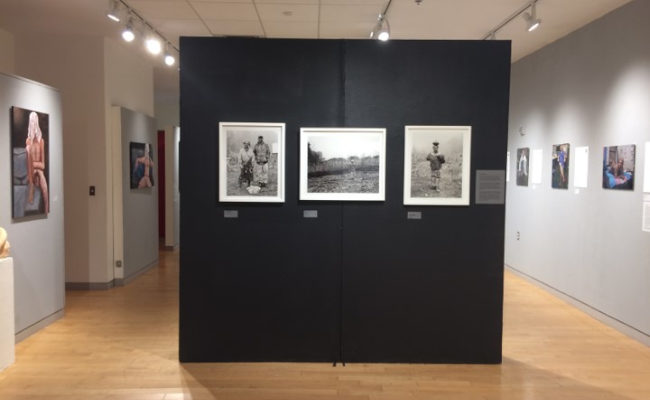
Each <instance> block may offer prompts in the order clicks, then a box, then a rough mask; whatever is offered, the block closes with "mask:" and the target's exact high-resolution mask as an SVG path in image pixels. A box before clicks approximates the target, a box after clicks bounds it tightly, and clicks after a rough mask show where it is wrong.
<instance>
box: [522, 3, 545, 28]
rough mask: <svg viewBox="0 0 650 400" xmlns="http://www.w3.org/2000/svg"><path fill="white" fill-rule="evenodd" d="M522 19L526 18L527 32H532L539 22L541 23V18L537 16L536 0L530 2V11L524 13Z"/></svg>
mask: <svg viewBox="0 0 650 400" xmlns="http://www.w3.org/2000/svg"><path fill="white" fill-rule="evenodd" d="M524 19H525V20H526V25H527V27H528V32H532V31H534V30H535V29H537V28H539V24H541V23H542V20H541V19H539V18H537V7H536V2H532V3H531V4H530V13H527V12H526V13H524Z"/></svg>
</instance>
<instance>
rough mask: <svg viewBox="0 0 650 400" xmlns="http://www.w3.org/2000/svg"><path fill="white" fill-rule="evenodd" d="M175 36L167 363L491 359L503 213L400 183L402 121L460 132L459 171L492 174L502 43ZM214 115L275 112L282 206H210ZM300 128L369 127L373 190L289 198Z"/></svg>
mask: <svg viewBox="0 0 650 400" xmlns="http://www.w3.org/2000/svg"><path fill="white" fill-rule="evenodd" d="M181 46H182V48H183V53H182V55H181V65H182V69H181V124H182V127H183V140H182V146H181V169H180V183H181V193H182V195H183V209H182V210H181V241H182V243H183V246H182V248H181V276H180V359H181V361H330V362H331V361H335V360H339V361H340V360H344V361H351V362H352V361H356V362H363V361H369V362H377V361H384V362H482V363H498V362H500V361H501V327H502V294H503V292H502V289H503V287H502V278H503V228H504V212H505V208H504V206H503V205H490V206H485V205H476V204H474V182H472V186H471V195H470V198H471V199H472V200H471V205H470V206H469V207H405V206H403V204H402V200H403V188H402V184H403V159H404V125H408V124H411V125H471V126H472V148H473V149H475V150H474V151H473V153H472V159H471V176H472V181H473V179H474V176H475V172H476V170H477V169H496V170H499V169H501V170H505V159H504V158H503V154H504V153H505V149H506V139H507V114H508V92H509V86H508V85H509V72H510V43H509V42H501V41H489V42H488V41H481V42H471V41H455V42H451V41H449V42H448V41H391V42H390V43H379V42H376V41H345V40H256V39H214V38H183V39H182V44H181ZM220 121H237V122H284V123H286V180H285V184H286V196H285V202H284V203H281V204H250V203H248V204H244V203H219V202H218V193H217V188H218V178H217V177H218V159H217V154H218V144H217V143H218V140H217V137H218V123H219V122H220ZM300 127H381V128H386V129H387V146H386V148H387V154H386V163H387V164H386V168H387V172H386V187H387V191H386V200H385V201H383V202H363V203H343V202H322V201H321V202H307V201H299V200H298V149H299V130H300ZM233 211H236V212H237V213H238V214H237V216H238V217H237V218H224V217H225V216H226V215H232V212H233ZM304 211H317V218H303V212H304ZM408 211H420V212H421V213H422V214H421V216H422V219H421V220H407V212H408ZM470 250H471V251H470Z"/></svg>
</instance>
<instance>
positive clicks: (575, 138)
mask: <svg viewBox="0 0 650 400" xmlns="http://www.w3.org/2000/svg"><path fill="white" fill-rule="evenodd" d="M648 17H650V1H635V2H632V3H630V4H628V5H626V6H624V7H622V8H620V9H618V10H615V11H613V12H612V13H610V14H608V15H606V16H604V17H603V18H601V19H599V20H597V21H595V22H593V23H591V24H589V25H587V26H585V27H584V28H582V29H580V30H579V31H576V32H574V33H572V34H570V35H569V36H567V37H565V38H563V39H561V40H559V41H557V42H555V43H553V44H551V45H549V46H547V47H545V48H543V49H542V50H540V51H538V52H536V53H534V54H532V55H530V56H528V57H526V58H524V59H522V60H521V61H519V62H517V63H516V64H514V65H513V67H512V84H511V97H510V99H511V101H510V124H509V131H510V132H509V140H508V142H509V143H508V150H509V151H510V155H511V163H510V170H509V171H508V172H509V174H510V182H509V183H508V187H507V207H506V248H505V250H506V253H505V262H506V264H507V265H509V266H511V267H512V268H513V269H516V270H519V271H521V272H523V273H525V274H527V275H529V276H531V277H533V278H535V279H537V280H539V281H541V282H542V283H544V284H546V285H548V286H550V287H551V288H553V289H556V290H558V291H560V292H562V293H564V294H566V295H568V296H570V297H572V298H574V299H576V300H578V301H579V302H582V303H585V304H586V305H587V306H588V307H590V308H593V309H595V310H597V311H598V312H600V313H603V314H605V315H606V316H609V317H612V318H613V320H618V321H619V322H622V323H623V324H624V325H626V327H625V326H621V329H622V330H624V331H626V332H628V333H630V334H632V335H634V336H636V337H637V338H639V339H640V340H642V341H644V342H646V343H650V341H648V340H647V339H650V311H649V310H650V233H645V232H642V231H641V215H642V199H643V193H642V191H643V187H642V186H643V185H642V183H643V167H644V165H645V162H646V160H645V155H644V154H643V149H644V143H645V142H647V141H650V46H649V45H648V38H650V24H648ZM541 29H543V28H541ZM522 126H523V127H524V128H525V130H526V134H525V135H524V136H521V135H520V134H519V132H518V129H519V127H522ZM566 142H568V143H570V144H571V164H570V176H569V178H570V182H569V189H568V190H561V189H552V188H551V146H552V145H553V144H559V143H566ZM624 144H636V145H637V157H636V178H635V189H634V191H633V192H626V191H614V190H605V189H602V154H603V147H604V146H610V145H624ZM576 146H589V153H590V154H589V181H588V185H589V187H588V188H587V189H580V191H579V193H576V190H575V188H574V186H573V183H574V178H575V177H574V171H575V168H574V167H575V166H574V159H575V157H574V154H575V148H576ZM518 147H530V148H531V151H532V149H535V148H541V149H543V151H544V162H543V170H542V184H541V185H537V187H533V186H532V185H531V186H529V187H522V186H517V185H516V182H515V180H516V177H515V167H516V162H515V161H516V149H517V148H518ZM517 232H520V234H521V239H520V240H516V234H517ZM605 319H607V318H606V317H605Z"/></svg>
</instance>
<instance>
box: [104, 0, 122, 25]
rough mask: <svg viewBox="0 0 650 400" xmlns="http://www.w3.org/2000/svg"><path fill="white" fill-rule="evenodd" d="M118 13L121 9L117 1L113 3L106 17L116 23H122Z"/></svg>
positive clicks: (114, 0)
mask: <svg viewBox="0 0 650 400" xmlns="http://www.w3.org/2000/svg"><path fill="white" fill-rule="evenodd" d="M118 11H119V7H118V5H117V0H113V1H111V5H110V8H109V9H108V12H107V13H106V16H107V17H108V18H110V19H112V20H113V21H115V22H120V17H119V15H118Z"/></svg>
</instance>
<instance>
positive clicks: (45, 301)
mask: <svg viewBox="0 0 650 400" xmlns="http://www.w3.org/2000/svg"><path fill="white" fill-rule="evenodd" d="M13 106H17V107H21V108H25V109H29V110H34V111H38V112H41V113H46V114H48V115H49V143H48V147H49V152H48V154H47V156H46V162H48V163H49V181H48V182H47V183H48V191H49V197H50V213H49V214H48V215H47V217H30V218H26V219H22V220H20V221H18V220H13V219H12V211H11V210H12V192H13V187H12V169H11V168H12V166H11V163H12V157H10V156H9V155H10V154H12V149H11V143H10V132H11V124H10V115H11V114H10V110H11V107H13ZM61 116H62V107H61V94H60V92H59V91H58V90H56V89H54V88H51V87H49V86H45V85H43V84H40V83H37V82H33V81H30V80H27V79H24V78H19V77H15V76H10V75H5V74H2V73H0V154H2V157H0V226H1V227H3V228H5V229H6V230H7V233H8V238H9V242H10V243H11V256H12V257H13V259H14V281H15V287H14V293H15V318H16V319H15V321H16V334H17V335H18V338H22V337H24V336H25V335H28V334H29V333H32V332H33V328H35V327H37V326H40V325H41V324H42V323H45V322H47V321H48V320H51V319H53V318H56V317H60V316H61V315H62V311H63V307H64V302H65V291H64V274H65V263H64V257H65V256H64V248H65V243H64V242H65V240H64V234H63V233H64V227H63V220H64V218H63V215H64V214H63V213H64V210H63V208H64V207H63V203H64V202H63V192H64V190H63V134H62V119H61ZM24 145H25V143H22V144H21V146H24Z"/></svg>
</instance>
